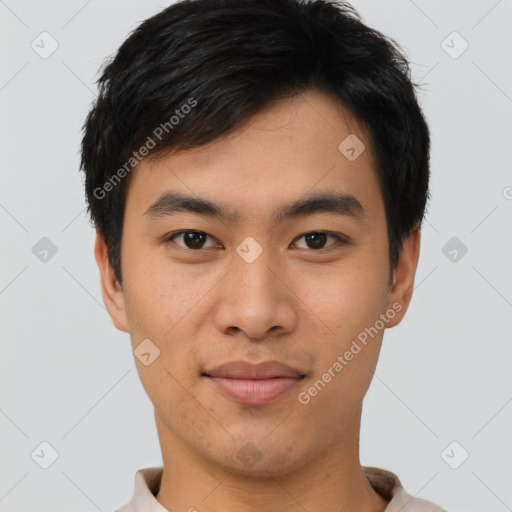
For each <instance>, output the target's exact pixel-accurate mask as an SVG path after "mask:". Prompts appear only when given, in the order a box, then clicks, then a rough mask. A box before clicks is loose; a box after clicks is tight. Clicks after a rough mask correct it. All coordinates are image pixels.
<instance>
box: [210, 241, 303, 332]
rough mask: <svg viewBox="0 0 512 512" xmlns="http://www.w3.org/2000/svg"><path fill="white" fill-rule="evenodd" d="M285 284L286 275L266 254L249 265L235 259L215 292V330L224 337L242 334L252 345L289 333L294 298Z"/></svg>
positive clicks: (292, 325) (292, 324) (294, 313)
mask: <svg viewBox="0 0 512 512" xmlns="http://www.w3.org/2000/svg"><path fill="white" fill-rule="evenodd" d="M289 280H290V277H289V271H286V269H285V267H284V265H282V264H280V263H279V262H278V261H277V259H276V256H273V255H272V254H271V253H270V251H265V250H264V251H263V252H262V253H261V254H260V256H259V257H258V258H256V260H254V261H252V262H248V261H246V260H244V259H243V258H242V257H239V256H238V255H235V257H234V258H233V264H232V267H231V269H230V271H229V272H228V273H227V275H226V276H225V277H224V278H223V280H222V281H223V282H224V283H223V286H222V287H219V289H218V292H217V293H218V296H217V297H216V299H217V300H216V308H215V313H214V321H215V324H216V326H217V328H218V329H219V330H220V331H221V332H223V333H225V334H235V333H237V332H240V331H242V332H243V333H245V335H246V336H247V337H248V338H250V339H251V340H252V341H255V340H261V339H266V338H268V337H269V336H277V335H280V334H285V333H290V332H292V331H293V330H294V329H295V328H296V325H297V323H298V298H297V297H296V295H294V293H293V286H292V285H291V284H290V282H289Z"/></svg>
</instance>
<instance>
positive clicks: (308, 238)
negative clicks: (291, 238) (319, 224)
mask: <svg viewBox="0 0 512 512" xmlns="http://www.w3.org/2000/svg"><path fill="white" fill-rule="evenodd" d="M328 237H331V238H334V239H337V240H338V241H339V245H344V244H347V243H348V242H347V241H346V240H344V239H343V238H342V237H340V236H338V235H334V234H330V233H326V232H324V231H312V232H311V233H304V234H303V235H301V236H300V237H298V238H296V240H300V239H304V240H305V242H306V244H307V245H308V247H299V249H314V250H321V249H325V248H326V247H325V243H326V241H327V239H328ZM333 245H336V243H334V244H331V245H329V246H327V247H332V246H333Z"/></svg>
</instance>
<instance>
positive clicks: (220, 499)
mask: <svg viewBox="0 0 512 512" xmlns="http://www.w3.org/2000/svg"><path fill="white" fill-rule="evenodd" d="M155 419H156V426H157V430H158V435H159V439H160V445H161V448H162V456H163V463H164V471H163V474H162V480H161V484H160V489H159V492H158V494H157V496H156V499H157V500H158V501H159V502H160V503H161V504H162V505H163V506H164V507H165V508H166V509H168V510H169V511H170V512H178V511H189V510H190V511H194V510H199V511H201V512H218V511H221V510H222V511H225V510H236V511H237V512H256V511H258V512H259V511H261V510H262V509H263V510H265V511H266V512H278V511H279V512H283V511H287V512H304V510H314V511H315V512H334V511H336V512H348V511H354V510H364V511H365V512H383V511H384V510H385V508H386V506H387V504H388V502H387V501H386V500H385V499H384V498H383V497H382V496H380V495H379V494H378V493H377V492H376V491H375V490H374V489H373V487H372V486H371V485H370V483H369V481H368V479H367V478H366V476H365V475H364V472H363V469H362V467H361V465H360V462H359V427H360V419H361V410H359V412H358V414H356V415H355V417H354V418H353V419H352V420H351V422H350V423H349V424H348V425H347V427H346V428H345V429H344V431H343V433H342V435H341V436H340V438H339V439H337V440H336V441H335V442H334V443H333V444H332V445H331V446H328V447H327V449H326V450H325V451H324V453H320V454H318V455H317V456H316V457H315V458H314V459H313V460H309V461H307V462H306V463H304V464H303V465H302V466H301V467H297V468H294V470H293V471H291V472H287V473H286V474H278V475H272V476H270V477H265V476H261V475H258V476H256V477H255V476H254V475H243V474H240V473H239V472H237V471H236V470H233V469H232V468H229V467H221V466H219V465H218V464H215V463H214V462H213V461H212V460H211V459H210V460H208V459H206V458H205V457H202V456H201V455H200V454H199V453H197V452H196V451H195V450H194V449H193V448H192V447H190V446H188V445H186V444H184V443H183V442H181V440H180V439H178V438H177V437H176V436H175V435H174V434H173V433H172V432H170V430H169V429H168V428H167V427H166V425H165V424H164V423H163V422H162V421H161V419H160V417H159V416H158V415H157V414H156V415H155Z"/></svg>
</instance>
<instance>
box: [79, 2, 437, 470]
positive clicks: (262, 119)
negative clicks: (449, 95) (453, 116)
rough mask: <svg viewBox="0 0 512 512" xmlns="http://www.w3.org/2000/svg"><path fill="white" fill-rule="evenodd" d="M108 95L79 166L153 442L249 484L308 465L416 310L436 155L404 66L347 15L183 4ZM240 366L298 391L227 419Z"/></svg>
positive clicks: (134, 55) (326, 7) (312, 8)
mask: <svg viewBox="0 0 512 512" xmlns="http://www.w3.org/2000/svg"><path fill="white" fill-rule="evenodd" d="M99 86H100V89H99V94H98V98H97V100H96V102H95V104H94V105H93V108H92V109H91V111H90V113H89V115H88V117H87V120H86V122H85V125H84V137H83V142H82V169H83V171H84V173H85V188H86V195H87V201H88V207H89V213H90V216H91V219H92V221H93V223H94V226H95V228H96V231H97V242H96V248H95V254H96V259H97V262H98V265H99V268H100V273H101V283H102V294H103V299H104V301H105V304H106V306H107V309H108V311H109V313H110V315H111V317H112V319H113V322H114V324H115V325H116V327H117V328H119V329H121V330H123V331H126V332H128V333H129V334H130V337H131V341H132V346H133V348H134V349H135V350H136V353H137V347H139V346H140V344H141V342H143V340H147V339H149V340H151V342H150V345H147V346H148V347H150V350H149V352H151V354H153V355H152V356H150V359H151V360H152V362H151V363H150V364H148V365H146V364H144V363H143V362H142V361H141V360H139V359H136V363H137V367H138V370H139V374H140V377H141V380H142V383H143V385H144V388H145V389H146V391H147V393H148V395H149V397H150V399H151V400H152V402H153V404H154V406H155V413H156V417H157V425H158V427H159V433H160V434H161V437H162V436H167V437H168V438H169V439H170V438H173V439H174V440H179V441H180V442H181V443H182V444H183V445H184V446H190V447H194V450H196V452H197V453H199V454H200V455H202V456H204V458H205V459H208V460H209V461H211V462H214V463H216V464H219V465H221V466H224V467H226V468H230V469H232V470H233V469H234V470H236V471H239V472H241V473H251V474H257V473H261V474H263V473H266V474H268V473H269V472H273V473H274V474H279V473H280V472H283V471H287V470H288V471H289V470H290V469H292V468H297V467H299V466H300V465H301V464H305V463H306V462H308V461H309V460H312V458H314V457H315V456H316V454H318V453H322V452H323V451H325V448H326V447H327V446H330V445H332V444H333V443H335V442H338V441H340V440H341V439H342V438H343V433H344V432H346V431H347V429H352V430H354V428H355V425H356V423H357V421H356V420H357V417H358V413H360V408H361V403H362V400H363V398H364V395H365V393H366V391H367V388H368V386H369V384H370V382H371V377H372V371H373V369H374V368H375V365H376V363H377V359H378V354H379V350H380V346H381V342H382V336H383V333H384V330H385V328H389V327H393V326H394V325H397V324H398V323H399V322H400V321H401V319H402V318H403V315H404V314H405V312H406V310H407V307H408V304H409V301H410V299H411V295H412V288H413V281H414V274H415V270H416V266H417V261H418V256H419V233H420V227H421V221H422V218H423V216H424V213H425V208H426V203H427V200H428V178H429V144H430V142H429V131H428V128H427V125H426V122H425V120H424V117H423V115H422V112H421V109H420V107H419V105H418V102H417V99H416V96H415V91H414V84H412V83H411V81H410V71H409V67H408V64H407V60H406V58H405V56H404V55H403V53H402V52H401V50H400V48H399V47H398V45H397V44H396V43H395V42H393V40H391V39H389V38H386V37H384V36H383V35H382V34H380V33H379V32H377V31H376V30H374V29H371V28H369V27H367V26H366V25H365V24H364V23H363V22H362V21H361V19H360V18H359V16H358V14H357V13H356V12H355V11H354V10H353V9H352V8H351V7H350V6H349V5H348V4H345V3H342V2H327V1H324V0H316V1H309V2H308V1H301V0H258V1H254V0H186V1H182V2H178V3H176V4H173V5H172V6H170V7H169V8H167V9H165V10H164V11H162V12H160V13H159V14H157V15H155V16H153V17H152V18H150V19H148V20H146V21H145V22H143V23H142V24H141V25H140V26H139V27H138V28H136V29H135V31H134V32H133V33H132V34H131V35H130V36H129V37H128V38H127V40H126V41H125V42H124V43H123V44H122V46H121V47H120V49H119V51H118V52H117V54H116V55H115V56H114V58H113V59H112V60H110V62H108V64H107V65H106V67H105V68H104V69H103V72H102V75H101V77H100V79H99ZM191 232H195V234H194V233H191ZM363 333H366V336H365V335H364V334H363ZM145 343H148V342H145ZM143 346H144V347H146V345H143ZM349 352H350V353H351V354H352V355H350V354H349ZM157 354H158V357H156V358H154V356H155V355H157ZM344 355H346V357H344ZM339 356H341V359H342V360H343V362H342V361H341V360H340V358H339ZM153 359H154V360H153ZM242 359H243V360H246V361H252V362H259V361H263V360H278V361H281V362H284V363H286V364H287V365H289V366H291V367H293V368H295V369H296V370H297V371H298V372H299V373H300V376H301V380H300V382H299V383H298V384H297V386H296V387H295V388H293V390H292V391H290V392H288V393H287V394H285V395H283V396H282V397H280V398H279V399H277V400H276V401H274V402H272V403H269V404H267V405H264V406H254V405H247V404H245V405H244V404H240V403H237V402H236V401H233V400H232V399H230V398H227V397H226V396H225V395H223V394H222V393H220V392H219V391H218V389H216V388H215V387H214V386H212V383H211V380H210V379H209V378H208V377H207V372H208V371H209V370H211V369H212V368H213V367H215V366H217V365H219V364H222V363H225V362H228V361H232V360H242ZM146 362H147V361H146ZM336 363H338V364H336ZM340 366H341V368H340ZM329 375H330V377H329ZM315 389H316V391H315ZM285 411H286V412H285ZM287 414H288V415H289V416H287ZM285 417H286V418H287V419H286V418H285ZM275 425H279V427H277V428H275V430H272V429H273V427H275ZM271 431H272V434H271V435H270V434H269V432H271ZM297 439H301V446H300V447H297V444H296V443H297ZM247 443H249V444H250V446H252V447H253V448H255V449H256V450H258V453H260V454H261V457H260V458H259V461H258V463H257V464H254V465H250V467H249V465H248V464H247V463H246V462H244V461H243V457H240V456H239V454H240V450H242V449H243V447H244V446H247ZM237 454H238V456H237Z"/></svg>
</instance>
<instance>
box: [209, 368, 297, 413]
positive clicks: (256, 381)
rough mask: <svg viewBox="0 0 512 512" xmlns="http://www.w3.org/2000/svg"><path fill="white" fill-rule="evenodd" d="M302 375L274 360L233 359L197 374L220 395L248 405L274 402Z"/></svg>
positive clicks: (289, 389) (293, 385)
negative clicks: (261, 361) (246, 360)
mask: <svg viewBox="0 0 512 512" xmlns="http://www.w3.org/2000/svg"><path fill="white" fill-rule="evenodd" d="M305 377H306V375H305V374H304V373H302V372H300V371H298V370H296V369H294V368H292V367H290V366H287V365H284V364H283V363H279V362H277V361H267V362H264V363H260V364H251V363H247V362H244V361H235V362H232V363H227V364H224V365H221V366H219V367H217V368H215V369H213V370H210V371H207V372H203V373H202V374H201V378H204V379H206V380H207V381H208V382H210V383H212V384H213V385H214V387H215V389H216V390H218V391H220V392H221V393H222V394H223V395H224V396H226V397H228V398H230V399H231V400H234V401H235V402H237V403H239V404H242V405H251V406H262V405H267V404H270V403H273V402H276V401H277V400H278V399H279V398H282V397H284V396H285V395H286V394H288V393H289V392H290V391H291V390H292V389H293V388H295V387H296V386H298V385H299V383H300V382H301V381H302V380H303V379H304V378H305Z"/></svg>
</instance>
